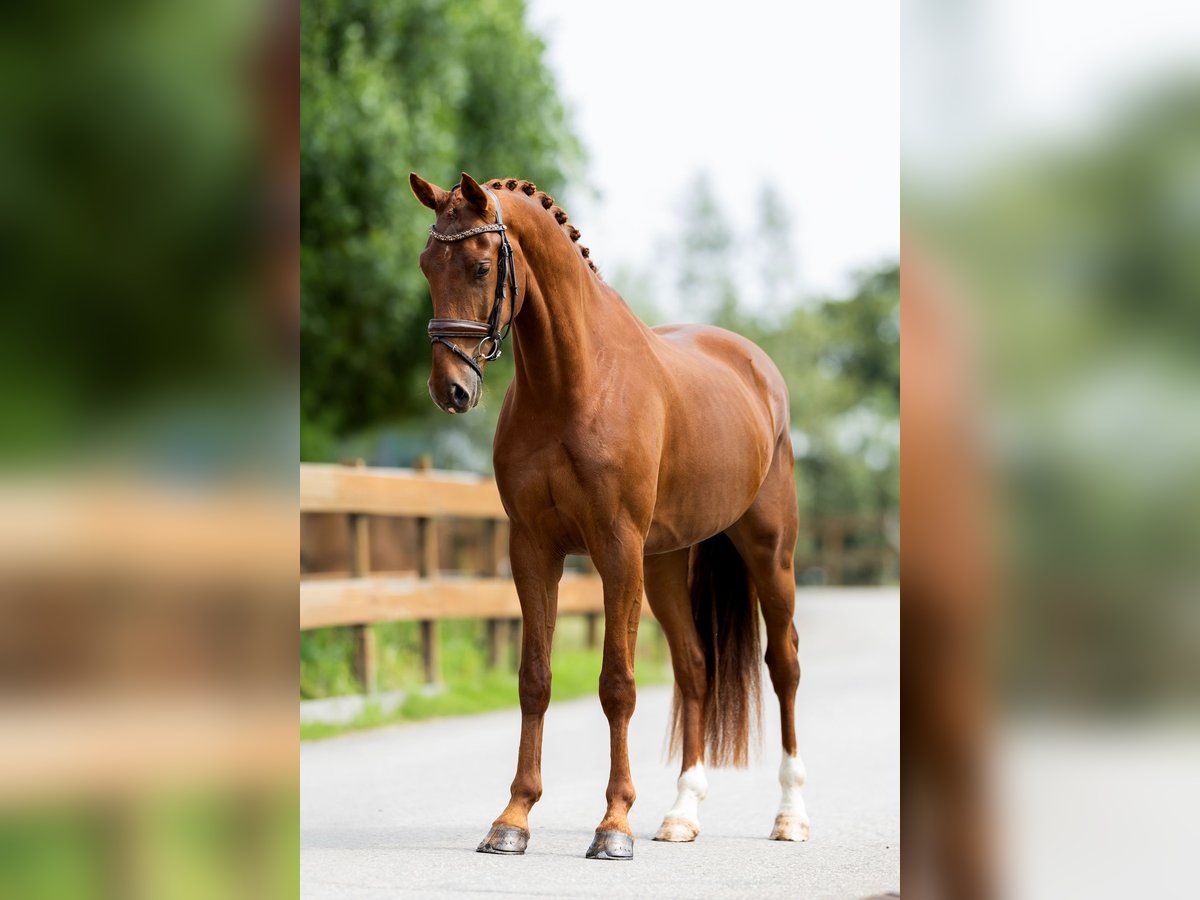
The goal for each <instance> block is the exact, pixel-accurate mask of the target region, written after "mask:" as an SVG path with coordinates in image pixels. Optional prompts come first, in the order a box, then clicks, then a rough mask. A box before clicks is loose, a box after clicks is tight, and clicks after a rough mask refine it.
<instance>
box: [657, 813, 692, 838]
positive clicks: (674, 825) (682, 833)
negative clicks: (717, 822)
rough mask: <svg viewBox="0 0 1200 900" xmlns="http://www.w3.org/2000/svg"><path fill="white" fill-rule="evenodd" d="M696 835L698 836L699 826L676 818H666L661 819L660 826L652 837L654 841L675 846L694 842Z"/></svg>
mask: <svg viewBox="0 0 1200 900" xmlns="http://www.w3.org/2000/svg"><path fill="white" fill-rule="evenodd" d="M698 834H700V826H699V825H697V824H696V823H695V822H692V821H690V820H688V819H681V818H678V817H676V816H668V817H667V818H665V819H663V823H662V825H660V826H659V827H658V834H656V835H654V839H655V840H656V841H671V842H672V843H675V844H685V843H687V842H688V841H694V840H695V839H696V836H697V835H698Z"/></svg>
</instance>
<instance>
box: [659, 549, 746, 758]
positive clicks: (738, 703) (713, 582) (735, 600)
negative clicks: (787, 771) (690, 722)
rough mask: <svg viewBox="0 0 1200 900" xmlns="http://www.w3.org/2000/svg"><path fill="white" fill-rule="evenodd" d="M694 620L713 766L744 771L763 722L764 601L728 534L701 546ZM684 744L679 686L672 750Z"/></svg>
mask: <svg viewBox="0 0 1200 900" xmlns="http://www.w3.org/2000/svg"><path fill="white" fill-rule="evenodd" d="M690 585H691V595H692V617H693V619H694V620H695V623H696V631H697V632H698V634H699V636H700V644H701V646H702V647H703V648H704V662H705V670H706V672H707V676H708V678H707V680H708V691H707V695H706V697H707V699H706V702H705V704H704V741H705V744H706V745H707V748H708V752H707V761H708V764H709V765H711V766H744V765H746V763H747V761H748V756H749V748H750V738H751V733H752V732H753V733H755V734H757V733H758V731H759V730H760V729H759V726H760V725H761V720H762V710H761V706H760V696H761V695H760V681H761V678H760V675H761V671H762V654H761V653H760V652H759V634H758V596H757V594H756V593H755V592H754V585H753V584H752V583H751V582H750V577H749V574H748V573H747V571H746V564H745V563H744V562H743V561H742V557H741V555H740V554H739V553H738V552H737V549H736V548H735V547H734V546H733V542H732V541H730V540H729V538H728V537H726V536H725V535H724V534H718V535H716V536H714V537H711V538H709V539H708V540H706V541H703V542H702V543H700V544H697V545H696V546H695V547H694V548H693V550H692V559H691V577H690ZM682 741H683V704H682V702H681V697H680V693H679V687H678V685H677V686H676V688H675V706H674V710H673V711H672V718H671V738H670V742H671V747H672V750H673V751H675V750H678V749H679V748H680V747H681V745H682Z"/></svg>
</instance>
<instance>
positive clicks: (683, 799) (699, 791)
mask: <svg viewBox="0 0 1200 900" xmlns="http://www.w3.org/2000/svg"><path fill="white" fill-rule="evenodd" d="M675 786H676V788H677V789H678V791H679V793H678V794H677V795H676V797H675V805H674V806H672V807H671V808H670V809H669V810H667V814H666V816H664V817H663V823H662V826H661V827H660V828H659V829H658V834H656V835H655V836H654V839H655V840H656V841H677V842H678V841H694V840H695V839H696V835H698V834H699V833H700V801H701V800H703V799H704V798H705V797H706V796H707V795H708V779H707V778H705V777H704V766H702V765H701V764H700V763H697V764H696V765H694V766H692V767H691V768H690V769H688V770H687V771H686V772H684V773H683V774H682V775H680V776H679V780H678V781H677V782H675Z"/></svg>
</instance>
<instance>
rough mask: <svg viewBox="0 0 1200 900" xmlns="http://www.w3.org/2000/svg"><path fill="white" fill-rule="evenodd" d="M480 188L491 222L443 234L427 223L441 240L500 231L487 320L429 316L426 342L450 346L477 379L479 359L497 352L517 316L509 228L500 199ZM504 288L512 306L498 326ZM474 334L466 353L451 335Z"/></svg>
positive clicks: (495, 355) (461, 238) (455, 239)
mask: <svg viewBox="0 0 1200 900" xmlns="http://www.w3.org/2000/svg"><path fill="white" fill-rule="evenodd" d="M483 190H484V191H485V192H486V193H487V195H488V196H489V197H491V198H492V203H493V204H495V206H496V221H495V222H494V223H493V224H491V225H479V226H477V227H475V228H468V229H467V230H466V231H460V232H458V233H457V234H442V233H441V232H440V231H438V230H437V228H436V227H435V226H433V225H430V226H429V234H430V235H431V236H432V237H433V238H434V239H435V240H439V241H442V242H443V243H450V242H452V241H462V240H466V239H467V238H469V237H474V236H475V235H477V234H485V233H486V232H489V231H496V232H499V234H500V255H499V258H498V259H497V260H496V300H495V302H494V303H493V304H492V311H491V314H490V315H489V316H488V320H487V321H486V322H476V321H474V320H472V319H430V320H429V343H430V344H431V345H432V344H444V345H445V346H447V347H449V348H450V349H451V350H452V351H454V353H456V354H457V355H458V356H460V357H461V358H462V359H464V360H466V362H467V364H468V365H470V367H471V368H472V369H474V370H475V374H476V375H478V376H479V380H480V382H482V381H483V369H482V368H480V366H479V360H486V361H488V362H490V361H491V360H493V359H497V358H498V357H499V356H500V346H501V344H502V343H503V342H504V339H505V338H506V337H508V332H509V330H510V329H511V328H512V322H513V318H514V317H515V316H516V311H517V268H516V266H515V265H513V255H512V245H511V244H509V242H508V228H507V226H506V225H505V224H504V218H503V216H502V215H501V214H500V201H499V200H497V199H496V195H495V194H493V193H492V192H491V191H489V190H488V189H487V188H484V189H483ZM506 290H509V292H510V293H511V295H512V309H511V311H510V312H509V314H508V324H506V325H505V326H504V328H503V330H501V328H500V315H501V312H502V310H503V308H504V295H505V291H506ZM476 337H477V338H480V341H479V344H478V345H477V346H476V347H475V351H474V352H473V353H471V354H467V353H465V352H464V351H463V350H462V349H461V348H459V346H458V345H457V344H455V343H454V341H453V340H451V338H476ZM485 348H486V349H485Z"/></svg>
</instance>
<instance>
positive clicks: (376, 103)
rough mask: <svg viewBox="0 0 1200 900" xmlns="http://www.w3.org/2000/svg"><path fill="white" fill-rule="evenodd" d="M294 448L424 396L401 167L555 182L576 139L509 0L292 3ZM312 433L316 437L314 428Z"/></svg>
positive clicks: (393, 412) (415, 214)
mask: <svg viewBox="0 0 1200 900" xmlns="http://www.w3.org/2000/svg"><path fill="white" fill-rule="evenodd" d="M301 32H302V33H301V60H300V89H301V109H300V114H301V126H302V144H301V170H300V179H301V194H302V202H303V206H302V213H301V299H302V302H301V306H302V311H301V339H302V350H301V362H302V367H303V383H302V386H301V415H302V420H303V423H304V434H303V435H302V444H303V446H302V451H301V452H302V456H304V457H307V458H311V457H313V456H314V455H319V454H320V452H321V448H322V446H323V445H324V446H327V445H328V443H329V441H328V436H329V435H345V434H348V433H352V432H355V431H359V430H362V429H364V428H366V427H369V426H372V425H376V424H380V423H384V422H388V421H391V420H394V419H396V418H397V417H399V416H401V415H403V414H405V413H406V412H411V411H413V410H414V409H416V408H418V406H419V405H423V404H424V403H425V402H426V399H425V390H424V387H423V384H422V382H423V380H424V373H425V371H426V370H427V368H428V360H429V347H428V340H427V338H426V337H425V320H426V319H428V317H429V309H430V307H429V302H428V289H427V286H426V284H425V281H424V278H423V277H422V276H421V273H420V271H419V269H418V267H417V257H418V256H419V254H420V252H421V249H422V247H423V246H424V244H425V241H426V236H427V234H426V229H427V227H428V225H429V211H428V210H426V209H423V208H422V207H421V206H420V205H419V204H418V203H417V202H416V201H415V200H414V199H413V197H412V195H411V194H410V192H409V188H408V173H409V172H410V171H420V172H421V173H422V174H424V175H426V176H428V177H430V178H432V179H434V180H435V181H441V182H442V183H445V184H449V183H452V182H453V181H454V180H456V179H457V175H458V173H459V172H460V171H469V172H471V173H472V174H474V175H476V176H477V177H480V178H492V177H508V176H514V177H522V178H528V179H531V180H533V181H536V182H537V183H538V184H539V186H540V187H543V188H544V189H546V190H549V191H551V192H557V191H559V190H561V188H562V187H563V186H564V185H565V183H566V182H567V180H568V178H569V177H570V176H572V175H575V174H576V169H577V168H578V164H579V162H580V161H581V158H582V153H581V150H580V145H579V143H578V141H577V140H576V138H575V137H574V135H573V134H572V133H571V130H570V128H569V127H568V124H567V117H566V112H565V109H564V106H563V103H562V101H561V99H560V98H559V96H558V93H557V90H556V87H555V84H554V81H553V78H552V76H551V73H550V71H549V69H548V68H547V67H546V64H545V61H544V54H545V45H544V44H543V42H542V40H541V39H540V38H539V37H537V36H536V35H535V34H533V33H532V32H530V31H529V29H528V28H527V27H526V24H525V8H524V4H523V3H521V2H487V0H445V2H434V0H304V2H303V6H302V18H301ZM314 435H315V436H318V437H319V438H322V437H323V438H324V440H319V439H314Z"/></svg>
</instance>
